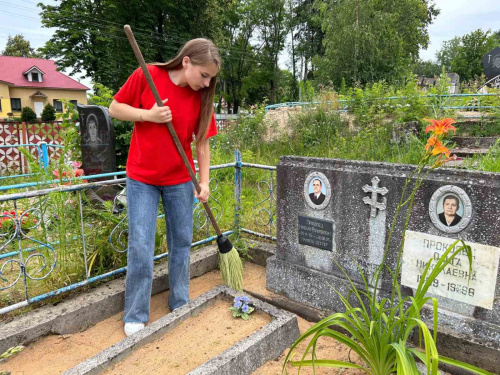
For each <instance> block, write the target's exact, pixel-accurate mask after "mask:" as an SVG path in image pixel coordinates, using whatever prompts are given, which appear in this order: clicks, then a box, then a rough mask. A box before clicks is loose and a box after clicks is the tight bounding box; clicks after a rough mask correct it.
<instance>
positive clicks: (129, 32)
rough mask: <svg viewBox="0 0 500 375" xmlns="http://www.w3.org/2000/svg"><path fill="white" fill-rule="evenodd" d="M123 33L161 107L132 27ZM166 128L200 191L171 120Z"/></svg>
mask: <svg viewBox="0 0 500 375" xmlns="http://www.w3.org/2000/svg"><path fill="white" fill-rule="evenodd" d="M124 29H125V34H127V38H128V41H129V42H130V45H131V46H132V49H133V50H134V54H135V57H136V59H137V61H138V62H139V65H140V66H141V68H142V72H143V73H144V77H146V81H147V82H148V85H149V88H150V89H151V91H152V93H153V96H154V98H155V100H156V104H157V105H158V107H163V101H162V100H161V98H160V94H159V93H158V90H157V89H156V86H155V83H154V82H153V78H152V77H151V74H150V73H149V70H148V67H147V65H146V62H145V61H144V57H142V53H141V50H140V49H139V46H138V45H137V42H136V40H135V37H134V33H133V32H132V29H131V28H130V26H129V25H125V27H124ZM166 124H167V128H168V131H169V132H170V135H171V136H172V139H173V140H174V143H175V146H176V147H177V151H179V154H180V155H181V158H182V161H183V162H184V165H185V166H186V168H187V170H188V172H189V175H190V176H191V180H193V184H194V186H195V188H196V191H197V192H198V194H199V193H200V191H201V187H200V184H199V183H198V181H197V180H196V175H195V173H194V171H193V168H192V167H191V164H190V163H189V161H188V158H187V156H186V153H185V152H184V149H183V148H182V145H181V142H180V141H179V137H178V136H177V133H176V132H175V129H174V127H173V126H172V123H171V122H167V123H166ZM203 206H204V207H205V210H206V211H207V215H208V217H209V218H210V221H211V222H212V225H213V227H214V229H215V231H216V232H217V236H221V235H222V233H221V231H220V228H219V225H217V221H215V217H214V215H213V213H212V210H211V209H210V206H209V205H208V203H207V202H203Z"/></svg>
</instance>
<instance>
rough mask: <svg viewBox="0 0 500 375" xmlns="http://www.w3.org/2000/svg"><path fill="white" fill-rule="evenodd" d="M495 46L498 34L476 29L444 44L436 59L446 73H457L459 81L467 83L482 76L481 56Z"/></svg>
mask: <svg viewBox="0 0 500 375" xmlns="http://www.w3.org/2000/svg"><path fill="white" fill-rule="evenodd" d="M497 46H500V38H499V36H498V32H497V33H492V32H491V31H490V30H488V31H486V32H485V31H483V30H481V29H477V30H475V31H473V32H471V33H469V34H465V35H463V36H462V37H455V38H453V39H452V40H450V41H447V42H444V43H443V47H441V49H440V50H439V52H438V53H437V54H436V57H437V58H438V61H439V62H440V63H441V64H442V65H443V66H444V67H445V68H446V70H447V71H450V72H454V73H458V75H459V76H460V80H461V81H469V80H472V79H477V78H478V77H480V76H481V74H483V72H484V70H483V63H482V59H483V56H484V55H485V54H486V53H488V52H489V51H491V50H492V49H493V48H495V47H497Z"/></svg>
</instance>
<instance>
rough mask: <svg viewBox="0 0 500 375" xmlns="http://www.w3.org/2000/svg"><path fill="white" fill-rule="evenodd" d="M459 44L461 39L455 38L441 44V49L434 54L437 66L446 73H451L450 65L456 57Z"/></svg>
mask: <svg viewBox="0 0 500 375" xmlns="http://www.w3.org/2000/svg"><path fill="white" fill-rule="evenodd" d="M461 42H462V38H460V37H459V36H456V37H454V38H453V39H450V40H447V41H445V42H443V45H442V47H441V49H440V50H439V51H437V52H436V59H437V61H438V64H440V65H441V66H444V68H445V70H446V71H451V63H452V61H453V60H455V59H456V57H457V56H458V49H459V47H460V44H461Z"/></svg>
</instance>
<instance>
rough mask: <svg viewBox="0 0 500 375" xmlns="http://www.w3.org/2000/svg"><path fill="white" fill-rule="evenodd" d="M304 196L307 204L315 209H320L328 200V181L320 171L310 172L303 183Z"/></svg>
mask: <svg viewBox="0 0 500 375" xmlns="http://www.w3.org/2000/svg"><path fill="white" fill-rule="evenodd" d="M304 196H305V199H306V202H307V205H308V206H309V207H311V208H313V209H315V210H322V209H324V208H325V207H326V206H328V203H329V202H330V197H331V188H330V182H329V181H328V179H327V178H326V176H325V175H324V174H323V173H321V172H312V173H310V174H309V175H308V176H307V178H306V181H305V184H304Z"/></svg>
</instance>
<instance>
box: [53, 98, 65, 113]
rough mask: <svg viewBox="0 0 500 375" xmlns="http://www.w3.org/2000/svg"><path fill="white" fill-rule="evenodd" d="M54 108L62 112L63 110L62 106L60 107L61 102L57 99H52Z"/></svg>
mask: <svg viewBox="0 0 500 375" xmlns="http://www.w3.org/2000/svg"><path fill="white" fill-rule="evenodd" d="M53 105H54V109H55V110H56V112H62V111H63V108H62V102H60V101H59V99H54V104H53Z"/></svg>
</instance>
